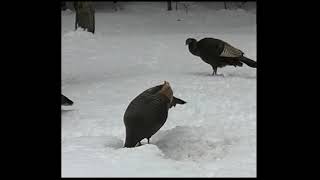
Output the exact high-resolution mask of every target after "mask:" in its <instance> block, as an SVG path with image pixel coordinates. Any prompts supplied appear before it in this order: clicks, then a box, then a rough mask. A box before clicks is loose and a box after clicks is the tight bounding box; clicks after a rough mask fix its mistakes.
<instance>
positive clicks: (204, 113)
mask: <svg viewBox="0 0 320 180" xmlns="http://www.w3.org/2000/svg"><path fill="white" fill-rule="evenodd" d="M188 3H189V4H190V6H189V9H188V14H187V13H186V11H185V10H184V9H183V8H182V7H180V8H181V9H179V10H178V11H176V10H173V11H167V10H166V2H147V3H143V2H126V3H125V2H122V9H121V10H118V11H114V10H112V9H111V8H108V7H110V4H108V3H105V6H100V9H99V8H97V10H96V13H95V18H96V32H95V34H94V35H93V34H91V33H87V32H84V31H82V30H77V31H74V21H75V13H74V12H72V11H70V10H67V11H62V13H61V16H62V29H61V31H62V37H61V38H62V93H63V94H64V95H66V96H67V97H68V98H70V99H71V100H73V101H74V105H73V106H71V107H63V106H62V107H61V113H62V119H61V123H62V127H61V128H62V134H61V139H62V140H61V144H62V145H61V150H62V176H63V177H255V176H256V101H257V100H256V81H257V80H256V69H253V68H250V67H248V66H246V65H243V67H237V68H235V67H225V68H221V69H218V73H222V74H224V77H213V76H211V73H212V69H211V66H210V65H208V64H206V63H204V62H203V61H201V60H200V58H198V57H195V56H193V55H192V54H191V53H190V52H189V51H188V47H187V46H186V45H185V40H186V39H187V38H189V37H192V38H196V39H197V40H199V39H201V38H204V37H214V38H218V39H223V40H225V41H226V42H229V43H230V44H232V45H233V46H235V47H237V48H239V49H241V50H242V51H243V52H244V53H245V55H246V56H247V57H248V58H251V59H254V60H256V11H255V6H253V5H252V7H251V6H250V3H248V6H247V8H246V9H232V10H224V9H222V8H223V3H220V4H219V3H214V2H194V3H192V2H188ZM213 7H216V8H213ZM165 80H166V81H169V82H170V84H171V86H172V89H173V91H174V95H175V96H176V97H178V98H181V99H183V100H185V101H187V104H185V105H177V106H176V107H175V108H172V109H170V110H169V116H168V119H167V122H166V123H165V125H164V126H163V127H162V128H161V129H160V131H158V132H157V133H156V134H155V135H154V136H153V137H152V138H151V141H150V144H146V143H147V141H146V140H143V141H142V144H143V145H142V146H140V147H136V148H123V144H124V138H125V126H124V123H123V115H124V112H125V110H126V107H127V106H128V104H129V103H130V101H131V100H132V99H133V98H135V97H136V96H137V95H138V94H139V93H141V92H142V91H144V90H146V89H148V88H150V87H153V86H156V85H159V84H162V83H163V82H164V81H165Z"/></svg>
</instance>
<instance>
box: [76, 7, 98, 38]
mask: <svg viewBox="0 0 320 180" xmlns="http://www.w3.org/2000/svg"><path fill="white" fill-rule="evenodd" d="M74 9H75V10H76V22H75V29H76V30H77V28H78V27H81V28H83V29H85V30H87V31H88V32H92V33H94V30H95V16H94V7H93V3H92V2H90V1H75V2H74Z"/></svg>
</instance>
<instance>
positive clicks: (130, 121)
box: [123, 81, 186, 147]
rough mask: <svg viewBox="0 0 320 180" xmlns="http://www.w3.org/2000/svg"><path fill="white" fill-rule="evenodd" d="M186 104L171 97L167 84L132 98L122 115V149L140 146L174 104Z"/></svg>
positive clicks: (160, 123)
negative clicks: (123, 136)
mask: <svg viewBox="0 0 320 180" xmlns="http://www.w3.org/2000/svg"><path fill="white" fill-rule="evenodd" d="M185 103H186V102H185V101H183V100H181V99H179V98H176V97H174V96H173V92H172V89H171V87H170V84H169V83H168V82H166V81H165V82H164V84H162V85H158V86H155V87H152V88H149V89H147V90H145V91H143V92H142V93H141V94H139V95H138V96H137V97H136V98H134V99H133V100H132V101H131V102H130V104H129V105H128V107H127V109H126V111H125V114H124V118H123V119H124V124H125V127H126V139H125V144H124V147H135V146H136V145H137V143H139V145H141V142H140V141H141V140H143V139H144V138H147V139H148V143H149V140H150V138H151V136H152V135H154V134H155V133H156V132H157V131H158V130H159V129H160V128H161V127H162V126H163V125H164V123H165V122H166V120H167V117H168V110H169V109H170V108H171V107H172V106H176V104H185Z"/></svg>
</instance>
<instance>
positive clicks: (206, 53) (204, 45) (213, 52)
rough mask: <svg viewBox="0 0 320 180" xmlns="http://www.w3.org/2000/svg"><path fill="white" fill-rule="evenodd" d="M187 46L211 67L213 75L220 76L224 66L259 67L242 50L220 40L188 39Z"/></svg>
mask: <svg viewBox="0 0 320 180" xmlns="http://www.w3.org/2000/svg"><path fill="white" fill-rule="evenodd" d="M186 45H188V47H189V51H190V52H191V53H192V54H193V55H195V56H198V57H200V58H201V59H202V60H203V61H204V62H206V63H208V64H210V65H211V67H212V69H213V72H212V75H219V74H217V69H218V68H222V67H224V66H235V67H237V66H242V64H243V63H245V64H247V65H248V66H250V67H252V68H256V67H257V62H255V61H253V60H251V59H249V58H247V57H245V56H244V53H243V52H242V51H241V50H239V49H237V48H235V47H233V46H231V45H230V44H228V43H227V42H224V41H222V40H220V39H215V38H203V39H201V40H200V41H197V40H196V39H194V38H188V39H187V40H186ZM221 75H222V74H221Z"/></svg>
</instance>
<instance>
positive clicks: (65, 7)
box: [61, 1, 67, 10]
mask: <svg viewBox="0 0 320 180" xmlns="http://www.w3.org/2000/svg"><path fill="white" fill-rule="evenodd" d="M61 9H62V10H66V9H67V5H66V2H65V1H61Z"/></svg>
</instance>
